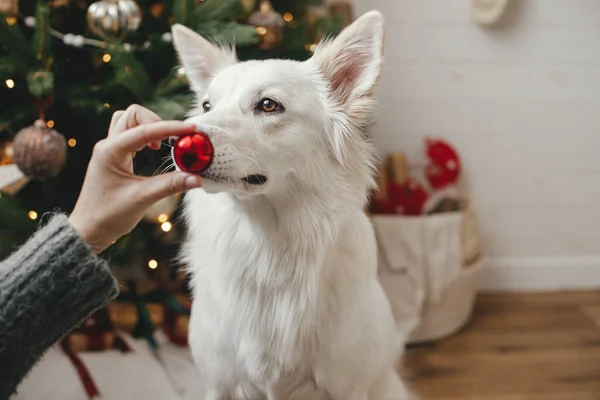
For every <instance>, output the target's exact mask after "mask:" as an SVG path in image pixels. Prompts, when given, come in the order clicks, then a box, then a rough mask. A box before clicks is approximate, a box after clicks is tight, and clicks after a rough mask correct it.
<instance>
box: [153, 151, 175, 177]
mask: <svg viewBox="0 0 600 400" xmlns="http://www.w3.org/2000/svg"><path fill="white" fill-rule="evenodd" d="M170 161H171V157H170V156H165V157H163V160H162V162H161V163H160V165H159V166H158V168H157V169H156V171H154V173H153V174H152V176H156V175H161V174H164V169H163V170H162V171H161V169H162V168H163V167H164V166H165V165H166V164H168V163H169V162H170Z"/></svg>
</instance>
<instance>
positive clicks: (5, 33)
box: [0, 14, 33, 64]
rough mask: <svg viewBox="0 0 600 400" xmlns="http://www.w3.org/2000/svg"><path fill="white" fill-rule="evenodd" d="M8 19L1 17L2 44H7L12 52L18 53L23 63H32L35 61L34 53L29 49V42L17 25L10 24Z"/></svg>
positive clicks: (0, 37) (0, 43) (0, 39)
mask: <svg viewBox="0 0 600 400" xmlns="http://www.w3.org/2000/svg"><path fill="white" fill-rule="evenodd" d="M2 15H3V14H0V16H2ZM6 21H7V20H6V18H3V17H0V45H4V46H6V47H7V48H8V49H9V50H10V52H11V53H13V54H15V55H18V57H19V58H20V59H21V61H22V62H23V63H27V64H30V63H31V62H32V61H33V54H32V53H31V51H30V50H29V48H30V46H29V42H28V41H27V39H26V38H25V36H23V34H22V33H21V31H20V30H19V28H18V27H17V25H9V24H8V22H6Z"/></svg>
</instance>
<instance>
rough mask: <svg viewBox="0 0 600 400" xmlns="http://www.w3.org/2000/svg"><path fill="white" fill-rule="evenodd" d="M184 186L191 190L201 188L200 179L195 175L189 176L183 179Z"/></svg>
mask: <svg viewBox="0 0 600 400" xmlns="http://www.w3.org/2000/svg"><path fill="white" fill-rule="evenodd" d="M185 186H186V187H187V188H190V189H193V188H197V187H200V186H202V178H200V177H199V176H196V175H189V176H188V177H187V178H185Z"/></svg>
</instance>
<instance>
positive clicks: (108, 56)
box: [102, 53, 111, 63]
mask: <svg viewBox="0 0 600 400" xmlns="http://www.w3.org/2000/svg"><path fill="white" fill-rule="evenodd" d="M110 59H111V57H110V54H108V53H106V54H104V55H103V56H102V61H104V62H105V63H107V62H109V61H110Z"/></svg>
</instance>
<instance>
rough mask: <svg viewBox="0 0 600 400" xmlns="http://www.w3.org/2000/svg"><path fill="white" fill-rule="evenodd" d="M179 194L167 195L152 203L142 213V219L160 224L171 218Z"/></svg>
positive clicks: (177, 202)
mask: <svg viewBox="0 0 600 400" xmlns="http://www.w3.org/2000/svg"><path fill="white" fill-rule="evenodd" d="M179 198H180V196H179V195H174V196H169V197H166V198H164V199H162V200H159V201H157V202H156V203H154V204H153V205H152V206H150V208H148V209H147V210H146V212H145V213H144V219H145V220H146V221H148V222H155V223H157V224H162V223H165V222H167V221H168V220H170V219H171V216H172V215H173V213H174V212H175V209H177V206H178V205H179Z"/></svg>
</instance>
